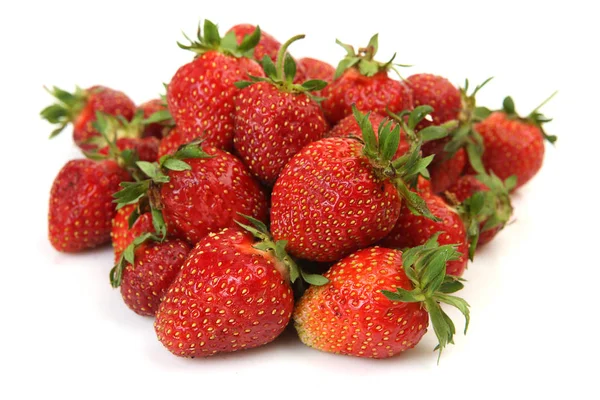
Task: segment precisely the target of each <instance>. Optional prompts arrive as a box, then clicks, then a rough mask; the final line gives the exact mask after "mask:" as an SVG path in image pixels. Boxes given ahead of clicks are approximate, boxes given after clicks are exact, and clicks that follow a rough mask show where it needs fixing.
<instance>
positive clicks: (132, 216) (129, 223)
mask: <svg viewBox="0 0 600 400" xmlns="http://www.w3.org/2000/svg"><path fill="white" fill-rule="evenodd" d="M139 217H140V212H139V210H138V208H137V207H135V209H134V210H133V211H132V212H131V214H129V218H127V226H128V228H129V229H131V228H132V227H133V224H135V221H137V219H138V218H139Z"/></svg>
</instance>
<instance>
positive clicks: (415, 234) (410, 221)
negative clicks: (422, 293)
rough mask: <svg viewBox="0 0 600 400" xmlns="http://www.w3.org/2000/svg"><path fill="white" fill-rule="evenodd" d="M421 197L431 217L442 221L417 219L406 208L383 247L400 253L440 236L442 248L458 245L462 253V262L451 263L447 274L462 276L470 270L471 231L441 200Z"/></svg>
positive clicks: (426, 196)
mask: <svg viewBox="0 0 600 400" xmlns="http://www.w3.org/2000/svg"><path fill="white" fill-rule="evenodd" d="M421 195H422V196H423V199H424V200H425V203H426V204H427V207H428V208H429V210H430V211H431V213H432V214H433V215H434V216H435V217H437V218H438V219H439V221H433V220H431V219H427V218H425V217H423V216H417V215H414V214H413V213H412V212H411V211H410V210H409V209H408V207H406V206H402V209H401V210H400V217H399V218H398V220H397V222H396V225H395V226H394V228H393V229H392V231H391V232H390V234H389V235H388V236H387V237H386V238H385V239H383V240H382V241H381V245H382V246H385V247H392V248H399V249H402V248H405V247H414V246H419V245H422V244H424V243H425V242H427V241H428V240H430V239H431V238H432V237H433V236H434V235H436V234H438V233H439V234H440V236H439V239H438V240H439V243H440V244H442V245H446V244H455V245H457V250H458V251H459V252H460V253H461V255H460V257H458V259H455V260H452V261H449V262H448V264H447V273H448V274H449V275H454V276H461V275H462V274H463V272H464V271H465V269H466V267H467V262H468V253H469V244H468V242H467V231H466V229H465V226H464V224H463V221H462V220H461V218H460V216H459V215H458V214H457V213H456V211H454V210H453V209H452V208H450V207H449V206H448V205H447V204H446V203H445V202H444V200H443V199H442V198H441V197H439V196H436V195H434V194H430V195H427V194H426V193H421Z"/></svg>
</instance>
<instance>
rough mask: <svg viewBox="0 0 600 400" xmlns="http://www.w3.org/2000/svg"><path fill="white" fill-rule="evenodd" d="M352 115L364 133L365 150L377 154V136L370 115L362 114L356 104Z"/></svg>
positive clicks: (353, 106)
mask: <svg viewBox="0 0 600 400" xmlns="http://www.w3.org/2000/svg"><path fill="white" fill-rule="evenodd" d="M352 113H353V114H354V118H355V119H356V122H358V126H359V127H360V129H361V131H362V134H363V140H364V142H365V149H366V150H367V151H369V152H372V153H374V154H375V153H377V136H375V131H374V130H373V125H371V122H370V121H369V114H367V115H365V114H362V113H361V112H360V111H358V108H356V105H354V104H353V105H352Z"/></svg>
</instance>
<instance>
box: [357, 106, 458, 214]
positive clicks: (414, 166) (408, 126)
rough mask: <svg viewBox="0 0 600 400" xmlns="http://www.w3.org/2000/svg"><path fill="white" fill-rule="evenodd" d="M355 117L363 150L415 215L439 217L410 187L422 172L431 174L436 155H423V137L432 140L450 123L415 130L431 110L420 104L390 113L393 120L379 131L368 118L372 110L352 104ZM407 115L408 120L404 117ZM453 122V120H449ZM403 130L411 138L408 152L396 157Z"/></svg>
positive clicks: (385, 123)
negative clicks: (369, 111) (430, 169)
mask: <svg viewBox="0 0 600 400" xmlns="http://www.w3.org/2000/svg"><path fill="white" fill-rule="evenodd" d="M352 111H353V113H354V118H356V121H357V122H358V125H359V126H360V129H361V131H362V133H363V137H362V139H363V142H364V148H363V154H364V155H365V157H367V158H368V159H369V161H370V162H371V165H372V166H373V169H374V170H375V173H376V174H377V175H378V176H379V177H380V178H381V179H389V180H390V181H391V182H393V184H394V186H395V187H396V189H397V190H398V194H399V195H400V197H402V198H403V199H404V200H405V204H406V206H407V207H408V208H409V210H410V211H411V212H412V213H413V214H415V215H423V216H425V217H427V218H429V219H432V220H437V218H436V217H435V216H434V215H433V214H432V213H431V211H430V210H429V208H428V207H427V204H426V203H425V201H424V200H423V199H422V198H421V197H420V196H419V195H418V194H417V193H415V192H413V191H411V190H410V188H411V187H416V185H417V180H418V177H419V175H421V176H424V177H425V178H429V172H428V171H427V166H428V165H429V164H430V163H431V161H432V160H433V156H428V157H425V158H423V157H421V145H422V144H423V138H426V139H427V140H433V139H434V138H439V137H443V136H445V135H447V134H448V133H447V131H448V127H445V126H432V127H429V128H426V129H423V131H422V132H423V134H422V135H417V134H416V133H415V127H416V126H417V124H418V123H419V122H420V121H421V120H423V118H425V116H426V115H428V114H429V113H431V111H433V109H432V108H431V107H429V106H420V107H417V108H415V109H414V110H413V111H405V112H402V113H400V114H398V115H395V114H391V113H390V115H391V116H392V118H394V119H395V120H396V121H395V122H394V121H392V120H389V119H388V120H383V121H382V122H381V124H380V125H379V127H378V134H377V135H375V131H374V129H373V126H372V125H371V122H370V121H369V114H367V115H364V114H362V113H361V112H360V111H358V109H357V108H356V107H355V106H353V108H352ZM406 116H408V122H406V121H405V117H406ZM449 125H450V124H449ZM401 130H402V131H403V132H404V133H405V134H406V136H407V139H408V140H409V142H410V149H409V151H408V152H407V153H405V154H403V155H401V156H400V157H398V158H396V159H394V156H395V154H396V151H397V150H398V145H399V143H400V140H401V137H400V131H401Z"/></svg>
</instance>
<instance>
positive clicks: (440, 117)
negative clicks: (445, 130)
mask: <svg viewBox="0 0 600 400" xmlns="http://www.w3.org/2000/svg"><path fill="white" fill-rule="evenodd" d="M406 83H407V84H408V86H410V88H411V89H412V95H413V101H414V105H415V107H418V106H424V105H428V106H431V107H433V112H432V113H431V114H430V116H431V118H432V121H428V120H426V119H424V120H422V121H421V122H420V123H419V125H417V130H420V129H423V128H425V127H427V126H430V125H441V124H443V123H444V122H448V121H450V120H453V119H458V115H459V113H460V110H461V108H462V103H461V95H460V91H459V90H458V88H456V87H455V86H454V85H453V84H452V83H450V81H449V80H448V79H446V78H443V77H441V76H438V75H432V74H415V75H411V76H409V77H408V78H406Z"/></svg>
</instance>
